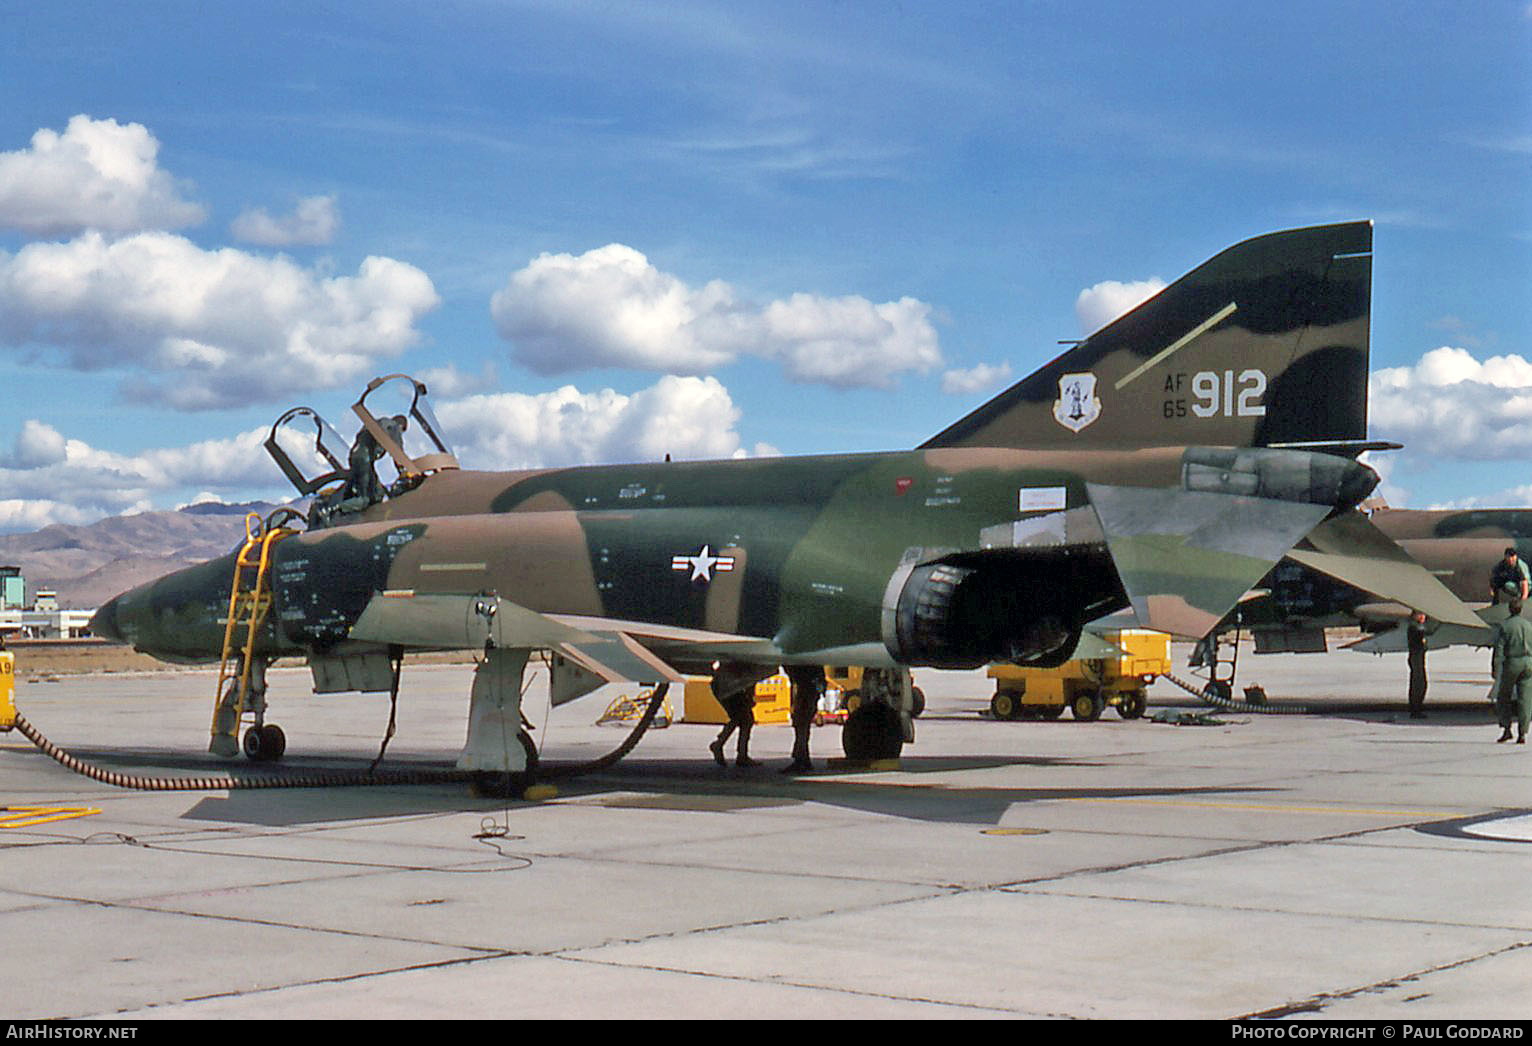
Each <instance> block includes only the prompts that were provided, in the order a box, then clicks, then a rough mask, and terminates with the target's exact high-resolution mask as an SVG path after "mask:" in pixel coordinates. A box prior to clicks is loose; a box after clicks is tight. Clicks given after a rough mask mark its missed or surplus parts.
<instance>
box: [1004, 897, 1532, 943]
mask: <svg viewBox="0 0 1532 1046" xmlns="http://www.w3.org/2000/svg"><path fill="white" fill-rule="evenodd" d="M1005 892H1006V893H1017V894H1027V895H1029V896H1033V897H1073V898H1076V899H1078V900H1086V901H1112V902H1115V903H1119V904H1132V905H1147V906H1151V907H1153V906H1163V907H1167V908H1188V909H1197V910H1202V911H1216V912H1242V913H1246V914H1253V915H1273V916H1279V917H1281V916H1289V915H1302V916H1307V917H1309V918H1315V919H1349V920H1355V921H1358V922H1364V923H1368V924H1373V925H1385V926H1422V927H1445V928H1451V929H1458V930H1486V931H1491V932H1497V933H1508V934H1526V933H1528V932H1529V928H1528V927H1526V926H1506V925H1504V924H1496V923H1473V922H1461V921H1454V920H1446V919H1419V918H1407V917H1404V916H1394V915H1357V914H1355V913H1352V912H1334V911H1328V912H1327V911H1322V910H1319V909H1307V908H1273V907H1260V906H1258V905H1247V904H1232V903H1231V904H1219V903H1216V902H1215V901H1212V900H1208V901H1201V900H1191V899H1187V898H1182V897H1124V896H1122V895H1121V894H1102V893H1085V892H1076V891H1069V890H1056V891H1050V890H1006V891H1005ZM1527 943H1532V942H1527Z"/></svg>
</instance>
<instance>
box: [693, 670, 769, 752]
mask: <svg viewBox="0 0 1532 1046" xmlns="http://www.w3.org/2000/svg"><path fill="white" fill-rule="evenodd" d="M769 671H770V670H768V673H769ZM762 678H763V677H762V676H761V674H760V671H759V669H752V668H751V666H748V665H731V664H723V665H720V666H718V668H716V669H715V670H714V671H713V681H712V689H713V697H715V698H717V700H718V703H719V704H720V705H722V706H723V710H724V712H726V713H727V714H728V716H729V721H728V722H727V723H724V725H723V729H722V730H721V731H719V734H718V737H717V738H716V739H715V740H714V741H713V743H712V744H710V745H708V750H709V751H711V752H712V753H713V760H714V761H715V762H716V763H717V764H718V765H719V766H728V765H729V761H728V760H727V759H725V758H724V757H723V746H724V742H726V741H728V739H729V735H730V734H732V733H734V731H735V730H738V731H739V746H738V747H737V748H736V749H735V750H734V765H735V766H760V765H761V764H760V762H759V761H758V760H755V759H751V758H750V731H751V730H753V729H755V684H756V683H757V682H759V681H760V680H761V679H762Z"/></svg>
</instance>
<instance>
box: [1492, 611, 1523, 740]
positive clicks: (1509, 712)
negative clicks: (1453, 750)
mask: <svg viewBox="0 0 1532 1046" xmlns="http://www.w3.org/2000/svg"><path fill="white" fill-rule="evenodd" d="M1509 610H1510V612H1511V613H1510V616H1509V617H1507V618H1506V619H1505V620H1504V621H1502V622H1500V623H1499V624H1497V625H1496V626H1495V638H1494V655H1493V656H1494V668H1495V678H1496V679H1498V680H1499V681H1500V688H1499V692H1498V693H1497V694H1496V695H1495V698H1496V699H1495V708H1496V711H1498V712H1499V714H1500V728H1501V732H1500V737H1499V739H1498V740H1500V741H1509V740H1510V739H1511V720H1513V719H1516V720H1518V725H1519V726H1520V728H1521V729H1520V731H1519V732H1518V734H1517V736H1516V743H1517V744H1519V745H1524V744H1526V743H1527V723H1528V721H1529V720H1532V621H1528V620H1527V619H1526V618H1524V617H1522V616H1521V600H1519V599H1513V600H1511V602H1510V606H1509Z"/></svg>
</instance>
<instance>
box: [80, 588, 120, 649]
mask: <svg viewBox="0 0 1532 1046" xmlns="http://www.w3.org/2000/svg"><path fill="white" fill-rule="evenodd" d="M120 598H122V597H120V596H113V597H112V598H111V599H108V600H107V601H106V602H105V603H103V604H101V608H100V609H99V610H97V611H96V612H95V613H94V614H93V615H91V619H90V625H89V626H88V627H89V628H90V634H91V635H93V636H100V637H101V638H102V639H111V640H115V641H116V642H118V643H121V642H125V640H124V639H123V635H122V632H121V631H119V629H118V626H117V600H118V599H120Z"/></svg>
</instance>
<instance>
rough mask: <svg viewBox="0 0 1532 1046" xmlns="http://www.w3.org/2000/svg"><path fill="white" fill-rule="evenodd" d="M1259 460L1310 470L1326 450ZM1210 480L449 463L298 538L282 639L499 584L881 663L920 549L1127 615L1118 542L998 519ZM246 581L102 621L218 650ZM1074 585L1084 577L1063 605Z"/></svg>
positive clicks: (566, 611)
mask: <svg viewBox="0 0 1532 1046" xmlns="http://www.w3.org/2000/svg"><path fill="white" fill-rule="evenodd" d="M1240 453H1241V454H1245V455H1247V456H1248V455H1251V454H1253V455H1255V456H1256V457H1258V458H1260V460H1262V461H1266V460H1268V459H1269V460H1270V461H1272V462H1277V463H1280V464H1281V465H1282V466H1283V468H1286V469H1287V470H1288V471H1289V472H1290V471H1291V470H1292V468H1293V466H1294V464H1295V463H1298V464H1301V465H1302V466H1303V468H1310V467H1311V466H1313V465H1314V460H1315V459H1319V458H1323V457H1324V456H1322V455H1311V454H1303V453H1301V452H1287V451H1255V452H1240ZM1263 455H1264V456H1265V457H1261V456H1263ZM1325 462H1326V463H1325V464H1323V467H1324V468H1325V469H1329V470H1331V471H1334V470H1335V469H1339V470H1341V472H1345V470H1347V469H1350V470H1356V469H1361V468H1362V467H1361V466H1356V465H1354V464H1352V463H1351V462H1348V461H1343V460H1341V459H1335V458H1327V459H1325ZM1329 462H1338V464H1336V465H1334V466H1332V465H1330V464H1327V463H1329ZM1268 471H1271V470H1268ZM1276 471H1281V469H1277V470H1276ZM1362 471H1363V472H1366V474H1367V475H1368V476H1371V473H1370V472H1367V470H1365V469H1363V470H1362ZM1341 472H1337V473H1336V475H1337V476H1339V475H1341ZM1188 474H1189V466H1188V464H1187V448H1182V447H1167V448H1150V449H1143V450H1134V451H1099V450H1098V451H1021V450H1010V449H996V448H961V449H932V450H923V451H905V452H896V453H886V454H857V455H838V456H816V457H799V458H762V459H749V460H737V461H719V462H664V463H646V464H634V465H610V466H590V467H579V468H567V469H551V470H539V471H527V472H512V473H493V472H474V471H467V470H448V471H443V472H440V473H436V474H433V475H431V476H429V477H427V478H426V479H425V481H424V482H423V483H421V484H420V485H419V486H418V487H416V488H415V489H413V490H410V491H408V492H406V493H403V494H401V495H399V496H397V497H394V498H391V499H389V500H387V501H384V502H381V503H379V504H377V505H374V506H372V507H371V508H369V509H367V510H365V511H363V512H361V513H358V514H356V515H355V516H353V517H351V518H350V519H348V521H347V522H346V523H345V524H344V525H337V526H329V527H326V528H323V529H317V530H310V531H307V532H304V533H299V534H295V535H293V536H291V537H287V538H285V539H284V540H281V541H280V542H277V543H276V544H275V546H274V549H273V556H274V566H273V569H272V572H271V578H272V592H273V597H274V607H273V612H272V614H271V616H270V619H269V623H268V627H267V628H266V630H265V632H264V633H263V636H262V640H261V642H262V644H263V647H262V648H263V650H264V651H265V652H266V653H268V654H270V655H272V656H280V655H288V654H300V653H304V652H312V651H316V650H318V651H323V650H327V649H330V648H333V647H335V646H337V645H339V644H342V643H344V642H346V641H347V640H348V634H349V631H350V628H351V626H352V625H353V624H355V622H356V620H357V618H358V617H359V616H360V615H361V614H362V613H363V612H364V611H365V610H366V608H367V607H368V605H369V604H371V603H372V602H373V601H374V600H387V599H394V600H409V599H414V598H417V597H420V596H428V595H469V594H476V593H477V594H493V595H495V596H497V597H498V598H500V599H503V600H507V601H509V602H511V603H514V604H517V605H518V606H521V607H525V608H527V609H530V610H532V611H535V612H538V613H541V614H550V615H554V614H556V615H571V616H575V617H581V618H601V619H606V620H612V621H618V622H639V623H646V624H648V625H656V626H667V627H671V628H675V629H684V630H690V631H692V632H696V633H707V634H712V635H716V636H720V637H727V636H732V637H750V638H753V639H755V640H758V641H760V643H761V647H760V649H761V650H762V651H764V653H763V656H768V657H769V656H778V655H780V656H783V657H786V658H796V657H803V658H809V657H813V658H817V659H821V660H826V661H827V662H833V660H835V659H839V660H845V661H847V662H849V663H878V661H880V660H885V659H887V658H888V657H889V656H890V654H888V653H886V652H885V653H881V654H880V653H879V651H886V650H887V649H888V647H889V642H888V637H889V622H888V620H887V618H888V611H889V607H890V603H891V599H892V598H894V597H897V596H898V593H897V592H893V593H891V591H890V585H891V579H893V578H894V577H895V575H896V573H898V571H899V569H900V565H901V563H908V562H910V561H911V560H912V559H919V560H934V559H940V558H941V557H943V556H963V555H967V556H978V555H993V558H990V559H986V560H985V569H986V570H987V571H989V572H990V576H992V577H999V578H1000V582H1001V583H1000V586H999V587H1003V588H1004V589H1006V592H1007V594H1006V595H1005V596H1004V598H1005V599H1006V600H1008V601H1009V602H1008V603H1006V605H1005V609H1006V610H1007V612H1008V613H1011V614H1013V615H1023V616H1024V615H1026V614H1028V613H1034V612H1038V611H1039V609H1040V608H1052V607H1054V606H1055V604H1057V605H1059V606H1062V605H1064V603H1065V602H1068V603H1069V604H1070V605H1071V606H1076V607H1078V608H1080V610H1078V611H1071V613H1075V614H1076V616H1078V613H1080V612H1084V608H1089V612H1090V613H1091V614H1092V615H1095V614H1098V613H1105V612H1108V611H1110V610H1114V609H1118V608H1120V607H1121V606H1122V605H1124V599H1123V597H1122V593H1121V590H1120V587H1119V586H1118V585H1117V582H1116V579H1115V575H1114V574H1113V573H1112V570H1111V565H1110V558H1109V557H1108V556H1106V555H1105V550H1104V548H1103V549H1102V550H1101V555H1100V556H1099V557H1096V559H1095V560H1092V557H1090V556H1089V555H1087V556H1085V557H1083V558H1082V557H1079V556H1076V557H1074V559H1072V560H1070V561H1069V562H1067V563H1061V564H1060V565H1056V566H1054V567H1050V568H1049V570H1050V571H1052V572H1051V573H1049V572H1047V571H1040V570H1039V568H1038V567H1037V566H1036V563H1035V561H1028V562H1027V563H1026V564H1021V563H1019V561H1016V562H1011V561H1007V560H1005V559H1004V557H1003V556H1000V555H999V554H989V553H985V551H984V542H983V539H982V537H981V535H982V532H984V531H985V530H986V528H991V527H995V526H997V525H1000V524H1009V523H1011V522H1012V521H1015V520H1017V519H1018V518H1023V517H1027V516H1035V515H1039V514H1046V513H1050V512H1059V511H1065V510H1069V509H1076V508H1079V507H1081V506H1084V505H1086V504H1087V503H1088V501H1089V494H1088V491H1087V484H1093V483H1094V484H1110V485H1114V486H1133V487H1176V486H1182V485H1184V484H1186V483H1188V482H1189V480H1188V479H1187V477H1188ZM1283 474H1284V475H1286V474H1287V473H1285V472H1284V473H1283ZM1327 474H1328V473H1327ZM1305 475H1306V473H1305ZM1345 475H1347V476H1349V475H1351V473H1349V472H1345ZM1225 478H1227V475H1225ZM1215 481H1216V480H1215ZM1369 485H1370V484H1369ZM1331 486H1332V487H1333V486H1335V483H1334V482H1332V483H1331ZM1358 489H1360V488H1358ZM1345 496H1348V497H1349V496H1350V494H1349V492H1348V493H1347V494H1346V495H1345ZM1008 562H1009V565H1008V566H1007V563H1008ZM997 570H1002V571H1008V573H1005V574H1004V575H1003V576H1002V575H997V574H996V573H995V571H997ZM232 577H233V553H231V554H230V555H228V556H224V557H221V558H220V559H216V560H213V561H210V562H209V563H206V564H202V565H199V566H197V567H193V568H190V569H188V570H183V571H180V572H178V573H175V574H172V575H169V576H167V577H165V578H161V579H159V580H158V581H155V582H152V583H150V584H148V585H145V586H141V587H140V588H137V589H134V590H132V591H131V592H127V593H124V594H123V595H121V596H119V597H117V599H115V600H113V601H111V602H110V603H109V604H107V605H106V606H105V607H103V608H102V610H101V612H100V613H99V614H98V616H97V620H96V622H95V629H96V631H97V633H98V634H102V635H107V636H116V637H118V638H121V639H123V640H126V641H128V642H131V643H132V644H133V645H134V646H136V647H138V648H139V649H141V650H145V651H147V652H149V653H152V654H155V655H156V656H160V657H163V658H166V659H172V660H207V659H216V658H217V657H218V656H219V654H220V650H221V645H222V641H223V635H224V622H225V621H226V619H227V616H228V601H229V588H230V584H231V579H232ZM991 587H995V586H991ZM1060 587H1073V588H1075V589H1077V591H1071V592H1068V593H1067V595H1068V599H1067V600H1063V599H1061V598H1057V597H1059V595H1060V594H1059V593H1058V592H1056V591H1053V590H1054V589H1058V588H1060ZM1078 589H1086V590H1088V591H1078ZM975 598H977V597H975ZM984 598H985V599H990V600H993V599H994V598H997V597H995V596H994V595H993V594H986V595H985V596H984ZM1068 623H1069V624H1074V625H1078V624H1079V622H1078V621H1072V622H1068ZM996 641H999V640H996ZM694 645H695V644H694ZM702 645H703V646H705V645H706V644H702ZM704 653H706V651H704ZM894 653H895V654H897V653H898V652H897V651H895V652H894Z"/></svg>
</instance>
